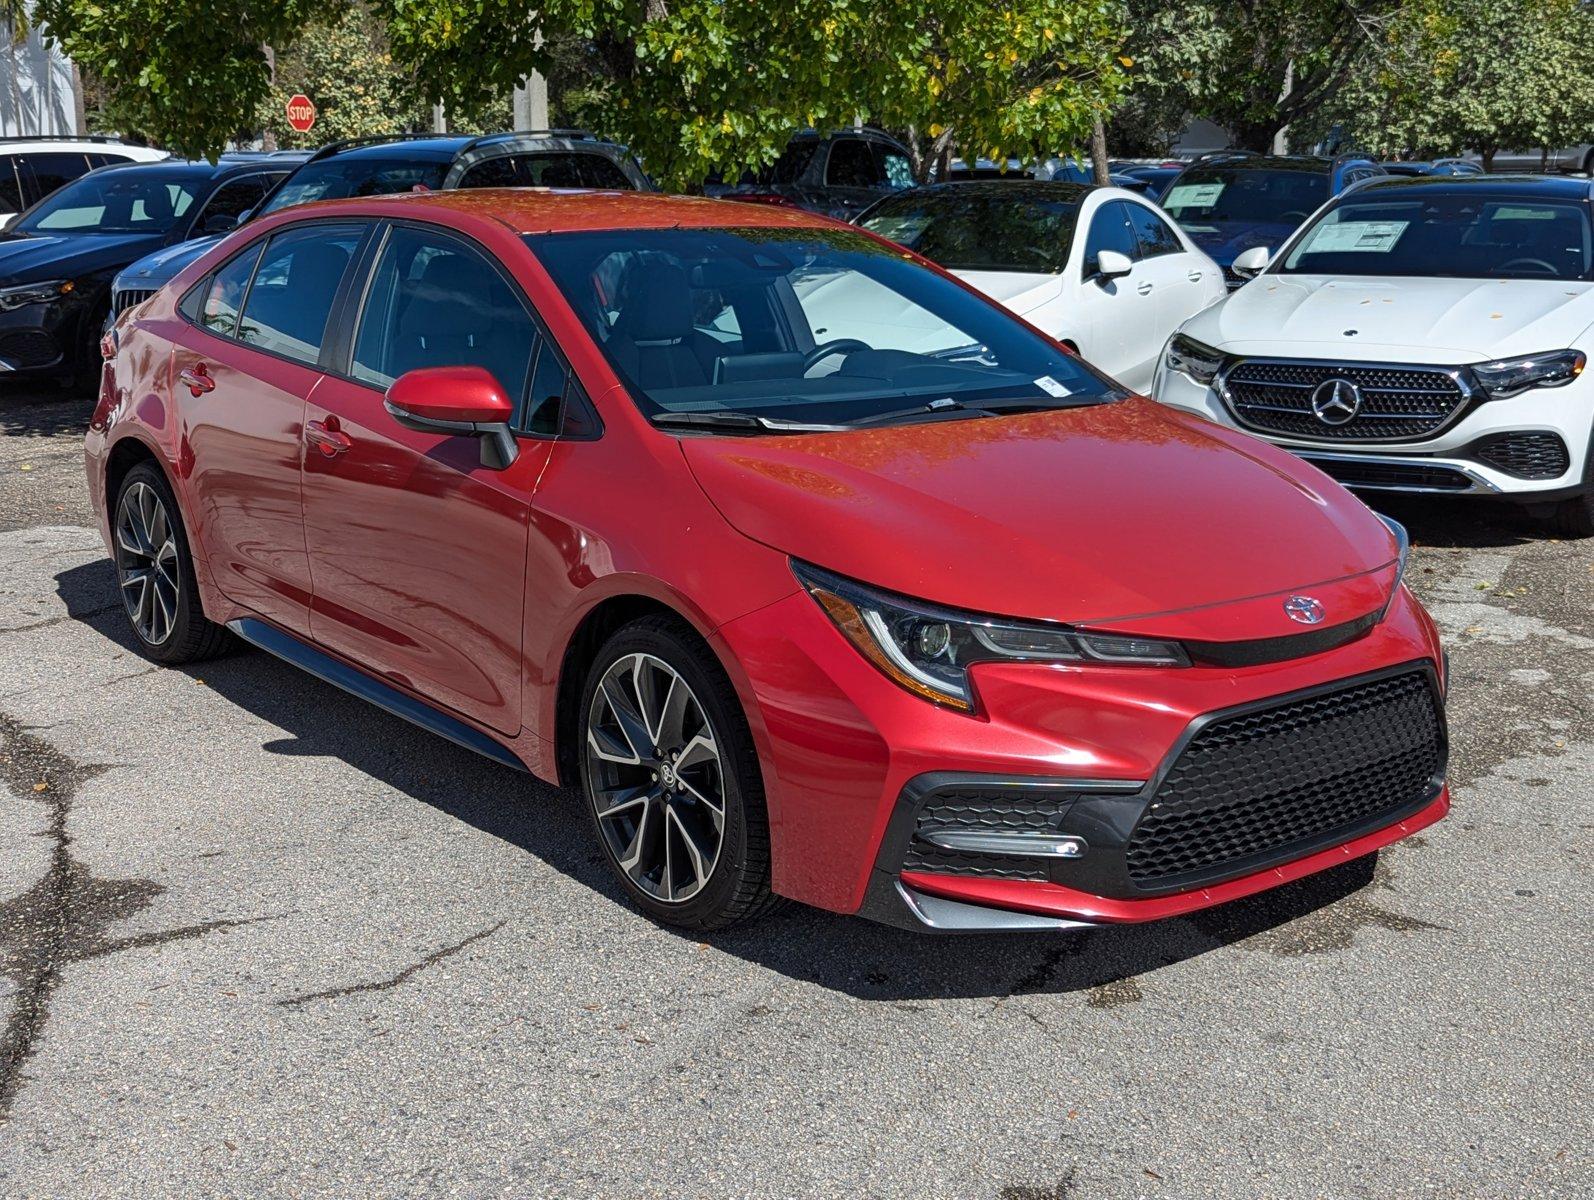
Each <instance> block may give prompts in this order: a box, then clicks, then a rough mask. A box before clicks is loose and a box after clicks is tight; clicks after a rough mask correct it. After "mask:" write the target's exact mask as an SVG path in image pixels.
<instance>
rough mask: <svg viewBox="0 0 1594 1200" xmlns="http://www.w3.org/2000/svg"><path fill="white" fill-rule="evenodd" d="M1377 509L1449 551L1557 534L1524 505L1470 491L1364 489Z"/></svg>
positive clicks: (1422, 540) (1415, 537) (1418, 540)
mask: <svg viewBox="0 0 1594 1200" xmlns="http://www.w3.org/2000/svg"><path fill="white" fill-rule="evenodd" d="M1359 495H1360V496H1361V499H1362V501H1363V502H1364V503H1366V504H1367V505H1368V507H1370V508H1371V509H1372V510H1373V511H1374V512H1381V513H1383V514H1384V515H1385V516H1389V517H1393V518H1395V520H1397V521H1399V522H1400V523H1401V524H1402V525H1404V526H1405V527H1406V532H1408V533H1409V534H1411V540H1412V542H1413V544H1415V545H1417V546H1434V547H1439V548H1441V549H1449V550H1485V549H1492V548H1498V547H1505V546H1520V545H1522V544H1523V543H1524V542H1537V541H1543V540H1544V539H1545V538H1546V537H1550V536H1552V535H1551V534H1550V533H1548V532H1547V530H1546V528H1545V524H1544V522H1542V521H1540V520H1538V519H1537V518H1535V517H1533V516H1532V515H1530V514H1529V513H1528V512H1527V511H1526V510H1525V509H1523V508H1521V507H1520V506H1518V505H1515V504H1511V503H1509V502H1507V501H1502V500H1487V499H1478V498H1476V497H1468V496H1441V497H1427V496H1395V495H1387V494H1380V493H1377V492H1361V493H1359Z"/></svg>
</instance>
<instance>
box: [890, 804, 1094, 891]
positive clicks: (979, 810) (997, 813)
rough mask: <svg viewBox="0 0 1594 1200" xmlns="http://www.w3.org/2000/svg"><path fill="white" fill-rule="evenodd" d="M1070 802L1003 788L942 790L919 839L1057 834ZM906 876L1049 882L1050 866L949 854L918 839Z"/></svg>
mask: <svg viewBox="0 0 1594 1200" xmlns="http://www.w3.org/2000/svg"><path fill="white" fill-rule="evenodd" d="M1067 804H1068V799H1067V798H1066V797H1063V796H1060V795H1059V794H1058V793H1056V792H1042V791H1019V790H1012V789H998V788H977V787H969V788H959V789H955V790H954V789H943V790H940V791H937V792H935V793H934V794H932V795H931V796H930V797H929V799H927V800H926V801H925V802H924V804H923V806H922V807H921V808H920V809H919V813H918V818H917V820H916V822H915V834H917V833H918V832H919V831H922V830H928V829H974V830H981V831H984V832H990V833H1044V832H1047V831H1051V830H1055V829H1056V828H1057V821H1058V816H1059V813H1060V811H1061V809H1062V808H1063V807H1064V806H1066V805H1067ZM902 869H903V870H904V871H926V872H933V873H936V874H941V875H985V876H989V877H991V878H995V879H1028V880H1036V881H1039V880H1045V879H1048V878H1050V875H1049V872H1048V869H1047V866H1046V863H1045V862H1044V861H1039V860H1035V859H1028V860H1026V859H1023V858H1009V857H1002V856H997V855H991V854H973V853H970V852H968V851H964V850H946V849H943V848H942V847H940V846H933V845H931V844H930V843H929V842H926V841H924V840H923V839H922V838H920V837H918V836H915V837H914V838H913V840H912V841H911V842H909V843H908V849H907V853H906V854H905V855H904V856H903V860H902Z"/></svg>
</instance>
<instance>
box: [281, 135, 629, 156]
mask: <svg viewBox="0 0 1594 1200" xmlns="http://www.w3.org/2000/svg"><path fill="white" fill-rule="evenodd" d="M485 147H494V148H504V149H505V150H520V149H525V150H535V149H537V148H538V147H548V148H550V149H567V150H575V149H583V150H589V151H596V152H597V153H600V154H603V153H609V154H624V153H625V147H624V146H621V145H619V144H617V143H615V142H608V141H604V140H603V139H602V138H597V137H594V136H593V135H592V134H590V133H588V132H587V131H586V130H584V129H511V130H503V131H501V132H498V133H484V134H474V133H472V134H465V133H450V134H394V135H391V136H384V137H372V138H351V139H349V140H347V141H341V142H328V143H327V144H326V145H324V146H322V147H321V148H320V149H318V150H316V151H315V153H314V154H312V155H311V156H310V158H311V161H314V162H323V161H325V160H326V159H328V158H338V159H350V158H353V159H361V158H383V159H391V158H393V157H394V155H395V152H397V154H398V156H400V157H404V158H417V159H425V160H428V161H433V162H452V161H453V159H454V158H455V157H456V156H457V155H459V154H460V153H462V152H463V151H466V150H480V149H483V148H485Z"/></svg>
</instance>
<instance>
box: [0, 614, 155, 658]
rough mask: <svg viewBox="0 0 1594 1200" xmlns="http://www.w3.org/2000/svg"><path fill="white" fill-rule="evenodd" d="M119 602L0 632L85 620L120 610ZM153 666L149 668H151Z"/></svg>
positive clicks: (7, 632)
mask: <svg viewBox="0 0 1594 1200" xmlns="http://www.w3.org/2000/svg"><path fill="white" fill-rule="evenodd" d="M121 611H122V606H121V604H103V605H101V606H100V607H99V608H91V609H89V610H88V611H87V612H64V613H60V614H58V615H56V616H53V617H45V618H44V619H43V620H40V621H34V622H33V623H32V624H29V625H11V626H8V627H6V628H3V629H0V634H12V633H28V632H30V631H32V630H34V629H48V628H49V627H50V626H52V625H60V624H62V623H64V622H66V621H87V620H89V618H91V617H99V616H104V615H105V614H106V613H108V612H121ZM153 669H155V668H151V670H153Z"/></svg>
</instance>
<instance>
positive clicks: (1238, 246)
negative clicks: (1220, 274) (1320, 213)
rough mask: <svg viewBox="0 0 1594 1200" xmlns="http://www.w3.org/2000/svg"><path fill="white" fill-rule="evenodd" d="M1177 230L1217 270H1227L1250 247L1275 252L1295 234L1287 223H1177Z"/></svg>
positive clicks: (1293, 228) (1293, 227) (1291, 226)
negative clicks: (1178, 229)
mask: <svg viewBox="0 0 1594 1200" xmlns="http://www.w3.org/2000/svg"><path fill="white" fill-rule="evenodd" d="M1180 228H1181V229H1183V230H1184V232H1185V236H1186V237H1188V238H1189V239H1190V240H1191V241H1192V242H1194V243H1195V244H1196V245H1197V246H1199V247H1200V248H1201V250H1202V252H1203V253H1205V254H1207V255H1208V256H1210V257H1211V259H1212V260H1213V261H1214V262H1215V263H1217V264H1218V266H1220V267H1226V266H1228V265H1229V264H1230V263H1232V262H1233V261H1234V260H1235V259H1236V258H1237V257H1238V256H1239V255H1240V254H1241V253H1242V252H1243V251H1246V250H1249V249H1251V248H1252V247H1253V246H1266V247H1267V248H1268V249H1269V250H1276V249H1278V248H1279V247H1280V246H1281V245H1283V244H1284V240H1285V239H1286V238H1288V237H1289V236H1290V234H1292V233H1294V232H1295V226H1294V225H1293V224H1291V223H1290V222H1288V221H1284V222H1277V221H1267V222H1261V223H1258V222H1256V221H1192V222H1191V223H1190V224H1188V225H1185V224H1183V223H1181V224H1180Z"/></svg>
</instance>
